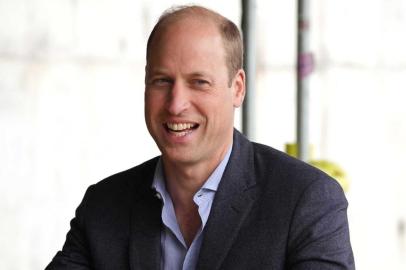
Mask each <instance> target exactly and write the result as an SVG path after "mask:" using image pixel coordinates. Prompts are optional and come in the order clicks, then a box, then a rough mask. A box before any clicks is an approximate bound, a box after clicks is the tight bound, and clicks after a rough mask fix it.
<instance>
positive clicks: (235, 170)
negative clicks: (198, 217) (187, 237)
mask: <svg viewBox="0 0 406 270" xmlns="http://www.w3.org/2000/svg"><path fill="white" fill-rule="evenodd" d="M157 161H158V158H155V159H153V160H151V161H148V162H146V163H144V164H143V165H141V166H140V168H139V170H140V171H138V172H137V173H136V174H137V175H138V178H139V176H145V178H144V179H145V180H144V179H139V180H141V181H134V182H135V183H134V186H133V192H134V193H133V194H135V195H134V203H133V207H132V214H131V225H130V226H131V227H130V229H131V230H130V233H131V237H130V243H129V252H130V254H129V258H130V266H131V269H133V270H135V269H156V270H158V269H160V263H161V241H160V239H161V229H162V221H161V210H162V203H161V201H160V200H159V199H158V198H157V197H156V196H155V195H156V194H155V191H154V190H153V189H152V188H151V185H152V181H153V176H154V171H155V167H156V164H157ZM253 164H254V161H253V148H252V144H251V142H250V141H248V139H246V138H245V137H244V136H243V135H242V134H241V133H240V132H238V131H237V130H234V135H233V149H232V152H231V156H230V159H229V162H228V164H227V166H226V169H225V171H224V174H223V177H222V180H221V182H220V185H219V186H218V190H217V192H216V196H215V198H214V201H213V205H212V208H211V211H210V215H209V219H208V221H207V224H206V227H205V229H204V236H203V242H202V246H201V249H200V255H199V259H198V263H197V269H199V270H203V269H208V270H209V269H210V270H214V269H219V268H220V266H221V263H222V262H223V261H224V259H225V258H226V256H227V253H228V251H229V249H230V247H231V246H232V244H233V242H234V241H235V239H236V237H237V235H238V231H239V230H240V228H241V225H242V223H243V221H244V219H245V217H246V216H247V214H248V213H249V211H250V209H251V207H252V204H253V202H254V200H255V197H256V188H255V186H256V182H255V177H254V175H253V174H254V165H253ZM218 243H221V245H219V244H218Z"/></svg>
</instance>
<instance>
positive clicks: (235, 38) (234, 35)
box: [146, 5, 244, 83]
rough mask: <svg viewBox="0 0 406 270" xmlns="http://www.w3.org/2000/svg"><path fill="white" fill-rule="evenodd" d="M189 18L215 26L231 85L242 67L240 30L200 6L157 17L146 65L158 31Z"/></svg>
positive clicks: (179, 8) (184, 8)
mask: <svg viewBox="0 0 406 270" xmlns="http://www.w3.org/2000/svg"><path fill="white" fill-rule="evenodd" d="M190 16H193V17H196V16H198V17H204V18H205V19H208V20H210V21H212V22H213V23H214V24H215V26H217V29H218V30H219V33H220V35H221V37H222V40H223V46H224V52H225V61H226V66H227V69H228V77H229V82H230V83H231V81H232V78H233V77H234V75H235V74H236V73H237V71H238V70H239V69H241V68H242V65H243V54H244V52H243V43H242V38H241V33H240V30H239V29H238V27H237V26H236V25H235V24H234V23H233V22H232V21H230V20H229V19H227V18H226V17H224V16H222V15H220V14H219V13H217V12H215V11H213V10H210V9H207V8H205V7H202V6H197V5H190V6H176V7H172V8H169V9H167V10H166V11H164V13H163V14H162V15H161V16H160V17H159V20H158V22H157V23H156V24H155V26H154V28H153V29H152V31H151V34H150V35H149V38H148V42H147V55H146V60H147V65H148V59H149V57H150V55H151V46H152V43H153V40H154V37H155V36H156V35H157V33H158V32H159V30H160V29H161V28H162V27H163V26H164V25H166V24H169V23H171V22H174V21H177V19H180V18H184V17H190Z"/></svg>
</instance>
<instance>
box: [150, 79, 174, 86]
mask: <svg viewBox="0 0 406 270" xmlns="http://www.w3.org/2000/svg"><path fill="white" fill-rule="evenodd" d="M151 84H152V85H155V86H167V85H170V84H172V80H171V79H169V78H154V79H152V81H151Z"/></svg>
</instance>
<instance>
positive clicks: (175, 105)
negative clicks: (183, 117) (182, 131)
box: [166, 81, 190, 115]
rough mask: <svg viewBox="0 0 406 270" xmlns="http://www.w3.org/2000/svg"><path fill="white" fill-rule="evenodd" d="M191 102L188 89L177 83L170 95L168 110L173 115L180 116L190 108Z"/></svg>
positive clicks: (174, 84)
mask: <svg viewBox="0 0 406 270" xmlns="http://www.w3.org/2000/svg"><path fill="white" fill-rule="evenodd" d="M189 105H190V101H189V95H188V89H187V87H186V86H185V85H184V84H183V83H182V82H179V81H175V82H174V83H173V85H172V88H171V89H170V91H169V94H168V100H167V104H166V106H167V110H168V112H169V113H170V114H172V115H180V114H182V112H184V111H185V110H187V109H188V108H189Z"/></svg>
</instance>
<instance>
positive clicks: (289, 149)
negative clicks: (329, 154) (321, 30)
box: [285, 143, 350, 192]
mask: <svg viewBox="0 0 406 270" xmlns="http://www.w3.org/2000/svg"><path fill="white" fill-rule="evenodd" d="M310 149H311V150H312V148H311V147H310ZM285 150H286V153H287V154H289V155H291V156H293V157H297V146H296V144H293V143H289V144H286V145H285ZM310 152H312V151H310ZM309 164H310V165H312V166H314V167H316V168H318V169H320V170H322V171H323V172H325V173H327V174H328V175H329V176H331V177H333V178H334V179H336V180H337V182H338V183H339V184H340V185H341V187H342V188H343V190H344V192H347V191H348V189H349V186H350V182H349V181H348V178H347V175H346V173H345V171H344V170H343V169H342V168H341V167H340V166H339V165H338V164H336V163H334V162H331V161H329V160H323V159H322V160H314V159H310V161H309Z"/></svg>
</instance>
